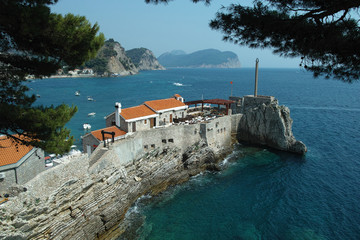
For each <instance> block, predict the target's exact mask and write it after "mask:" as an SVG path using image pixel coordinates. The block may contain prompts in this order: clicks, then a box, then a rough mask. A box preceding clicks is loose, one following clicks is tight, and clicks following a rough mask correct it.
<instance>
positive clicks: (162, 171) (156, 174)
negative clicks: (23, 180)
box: [0, 141, 232, 239]
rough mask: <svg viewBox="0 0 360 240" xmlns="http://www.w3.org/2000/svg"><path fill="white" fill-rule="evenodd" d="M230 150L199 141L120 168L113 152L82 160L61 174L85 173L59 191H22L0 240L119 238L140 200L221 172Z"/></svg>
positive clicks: (5, 212) (7, 212) (8, 214)
mask: <svg viewBox="0 0 360 240" xmlns="http://www.w3.org/2000/svg"><path fill="white" fill-rule="evenodd" d="M231 150H232V148H231V147H230V146H229V148H226V149H222V150H221V151H219V152H217V153H215V152H214V151H213V150H212V149H211V148H209V147H208V146H207V143H206V142H204V141H200V142H198V143H197V144H195V145H193V146H191V147H188V148H187V149H186V150H185V151H184V152H183V151H181V150H180V149H179V148H177V147H173V148H164V149H160V148H158V149H154V150H152V151H150V152H148V153H147V154H145V155H144V156H142V157H141V158H139V159H137V160H136V161H133V162H131V163H129V164H127V165H125V166H123V167H121V168H118V167H117V166H114V165H113V164H111V161H107V159H108V158H111V154H112V152H111V151H108V152H107V154H108V155H107V156H105V155H104V156H103V159H104V160H103V161H101V162H99V163H98V164H95V165H93V166H90V165H89V159H87V158H86V157H84V156H83V157H82V158H79V159H76V160H74V161H73V162H72V163H71V164H69V165H68V166H63V169H59V170H61V171H64V172H68V173H69V171H72V170H74V169H75V168H76V167H79V165H83V164H84V163H86V168H85V166H83V167H82V169H86V170H80V169H78V171H77V172H76V175H73V174H75V173H73V174H71V175H73V177H71V178H68V179H67V181H64V182H63V184H61V186H60V187H58V188H57V187H54V188H53V189H52V193H51V194H50V195H47V194H44V192H43V190H44V189H43V188H42V187H39V185H38V184H39V182H38V181H39V178H38V179H37V180H35V181H32V183H31V184H29V185H27V186H26V187H27V188H28V191H27V192H21V190H20V191H19V192H18V193H17V194H16V195H17V196H13V197H12V199H11V201H9V202H8V203H6V205H7V206H6V208H1V210H2V211H3V212H2V213H3V214H2V217H1V218H2V219H1V228H2V232H1V233H0V239H14V238H15V239H108V238H109V237H110V236H118V235H119V234H121V231H123V229H121V228H119V227H118V224H119V222H121V220H122V219H123V218H124V216H125V213H126V211H127V210H128V209H129V207H130V206H131V205H132V204H133V203H134V202H135V201H136V200H137V199H138V198H139V197H140V196H142V195H144V194H151V195H156V194H158V193H160V192H162V191H164V190H165V189H166V188H167V187H169V186H172V185H176V184H179V183H182V182H184V181H187V180H188V179H189V178H190V177H191V176H194V175H197V174H199V173H200V172H202V171H204V170H207V169H208V170H218V169H219V167H218V165H217V163H219V161H220V160H221V159H223V157H224V156H226V154H228V153H230V152H231ZM74 167H75V168H74ZM67 175H69V174H67ZM75 176H76V177H75ZM59 177H60V176H59ZM56 180H57V179H56V178H55V179H54V181H56ZM44 187H46V186H44ZM19 189H21V188H20V187H19ZM47 191H49V189H47ZM5 209H6V210H5Z"/></svg>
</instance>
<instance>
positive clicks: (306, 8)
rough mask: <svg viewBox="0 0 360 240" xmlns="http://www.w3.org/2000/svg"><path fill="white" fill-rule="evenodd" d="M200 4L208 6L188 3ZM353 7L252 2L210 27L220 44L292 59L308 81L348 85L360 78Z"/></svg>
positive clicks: (314, 0) (337, 2) (315, 0)
mask: <svg viewBox="0 0 360 240" xmlns="http://www.w3.org/2000/svg"><path fill="white" fill-rule="evenodd" d="M200 1H201V2H206V3H209V2H210V1H208V0H193V2H200ZM146 2H151V3H160V2H169V1H167V0H146ZM359 5H360V1H359V0H356V1H354V0H263V1H260V0H255V1H254V5H253V6H252V7H248V6H243V5H241V4H231V5H230V6H228V7H224V8H222V9H221V10H220V11H219V12H218V13H217V14H216V17H215V18H214V19H213V20H211V22H210V27H211V28H212V29H215V30H219V31H221V32H222V33H223V34H224V37H223V39H224V40H225V41H230V42H233V43H235V44H239V45H242V46H248V47H250V48H271V49H273V52H274V53H275V54H279V55H280V56H283V57H298V58H299V59H301V60H300V61H299V62H300V65H301V66H302V67H304V68H305V69H307V70H309V71H312V72H313V73H314V76H319V75H324V76H325V77H327V78H329V77H334V78H337V79H340V80H342V81H345V82H352V81H354V80H358V79H359V77H360V48H359V46H360V30H359V19H358V15H357V12H356V11H357V10H358V9H359Z"/></svg>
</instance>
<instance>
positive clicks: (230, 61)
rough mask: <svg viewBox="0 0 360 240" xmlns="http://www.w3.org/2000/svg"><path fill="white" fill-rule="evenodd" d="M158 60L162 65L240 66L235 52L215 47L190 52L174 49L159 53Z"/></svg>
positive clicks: (189, 66) (194, 66)
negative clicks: (222, 50) (223, 50)
mask: <svg viewBox="0 0 360 240" xmlns="http://www.w3.org/2000/svg"><path fill="white" fill-rule="evenodd" d="M158 61H159V62H160V64H161V65H163V66H164V67H185V68H240V61H239V59H238V56H237V55H236V54H235V53H233V52H230V51H226V52H221V51H219V50H216V49H205V50H200V51H196V52H193V53H190V54H186V53H185V52H183V51H181V50H176V51H175V52H174V51H173V52H167V53H164V54H162V55H160V56H159V57H158Z"/></svg>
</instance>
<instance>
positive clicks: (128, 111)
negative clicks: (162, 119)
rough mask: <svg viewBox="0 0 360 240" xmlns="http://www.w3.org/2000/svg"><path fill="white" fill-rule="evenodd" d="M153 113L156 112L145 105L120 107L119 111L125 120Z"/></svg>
mask: <svg viewBox="0 0 360 240" xmlns="http://www.w3.org/2000/svg"><path fill="white" fill-rule="evenodd" d="M154 114H156V113H155V112H154V111H153V110H151V109H150V108H148V107H147V106H145V105H140V106H136V107H130V108H124V109H121V113H120V115H121V116H122V117H123V118H125V120H130V119H133V118H139V117H145V116H150V115H154Z"/></svg>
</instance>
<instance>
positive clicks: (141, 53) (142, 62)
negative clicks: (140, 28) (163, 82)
mask: <svg viewBox="0 0 360 240" xmlns="http://www.w3.org/2000/svg"><path fill="white" fill-rule="evenodd" d="M126 55H127V56H128V57H129V58H130V59H131V61H132V62H133V63H134V64H135V66H136V67H137V68H138V69H139V70H165V68H164V67H163V66H162V65H161V64H160V63H159V61H158V60H157V59H156V57H155V55H154V53H153V52H152V51H150V50H149V49H146V48H134V49H131V50H128V51H126Z"/></svg>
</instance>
